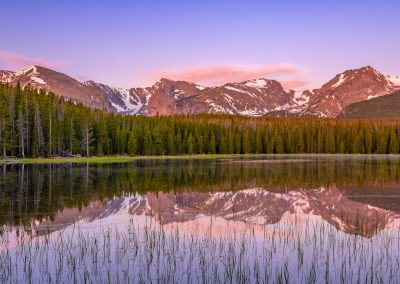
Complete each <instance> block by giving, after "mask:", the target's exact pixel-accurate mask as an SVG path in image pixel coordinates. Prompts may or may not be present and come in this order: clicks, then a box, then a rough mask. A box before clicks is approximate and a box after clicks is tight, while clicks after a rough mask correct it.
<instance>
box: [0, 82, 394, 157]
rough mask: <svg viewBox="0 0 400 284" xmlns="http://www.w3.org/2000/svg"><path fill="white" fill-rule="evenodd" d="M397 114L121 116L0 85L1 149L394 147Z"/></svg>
mask: <svg viewBox="0 0 400 284" xmlns="http://www.w3.org/2000/svg"><path fill="white" fill-rule="evenodd" d="M399 142H400V121H399V120H390V121H389V120H368V121H356V120H335V119H317V118H267V117H264V118H250V117H242V116H233V115H207V114H204V115H195V116H183V115H181V116H156V117H142V116H122V115H115V114H112V113H108V112H105V111H101V110H94V109H91V108H88V107H85V106H83V105H80V104H75V103H73V102H71V101H66V100H65V99H63V98H59V97H57V96H56V95H54V94H52V93H48V94H46V93H45V92H44V91H37V90H35V89H33V88H29V87H25V88H24V90H22V89H21V88H20V87H19V86H17V87H15V88H14V87H10V86H7V85H0V149H1V154H2V156H3V157H51V156H71V155H82V156H92V155H98V156H101V155H179V154H203V153H210V154H215V153H218V154H228V153H236V154H240V153H354V154H356V153H379V154H387V153H399Z"/></svg>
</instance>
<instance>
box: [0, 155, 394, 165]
mask: <svg viewBox="0 0 400 284" xmlns="http://www.w3.org/2000/svg"><path fill="white" fill-rule="evenodd" d="M263 157H265V158H274V159H275V158H284V159H287V158H290V157H308V158H312V157H315V158H318V157H346V158H349V157H350V158H356V157H371V158H375V157H384V158H391V157H393V158H399V159H400V155H395V154H317V153H312V154H307V153H303V154H195V155H174V156H172V155H161V156H102V157H96V156H94V157H51V158H25V159H22V158H21V159H18V158H9V159H1V158H0V165H3V164H63V163H65V164H67V163H76V164H100V163H110V164H114V163H129V162H133V161H140V160H185V159H195V160H201V159H203V160H208V159H209V160H211V159H227V158H263ZM275 160H276V159H275ZM261 161H262V160H261ZM273 161H274V160H271V162H273ZM282 161H284V160H282ZM287 161H288V162H291V161H295V160H291V159H289V160H287ZM301 161H304V160H301Z"/></svg>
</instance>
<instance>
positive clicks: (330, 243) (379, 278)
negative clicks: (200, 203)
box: [0, 216, 400, 283]
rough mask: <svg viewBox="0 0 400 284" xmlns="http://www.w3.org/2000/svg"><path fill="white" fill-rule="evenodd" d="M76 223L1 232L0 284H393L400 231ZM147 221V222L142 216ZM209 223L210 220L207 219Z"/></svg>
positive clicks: (310, 223)
mask: <svg viewBox="0 0 400 284" xmlns="http://www.w3.org/2000/svg"><path fill="white" fill-rule="evenodd" d="M135 218H136V217H132V219H131V220H130V221H129V223H128V224H127V225H126V226H124V227H123V228H120V227H114V226H112V225H104V224H103V225H101V226H100V227H96V230H93V231H90V230H89V231H87V230H82V229H81V228H80V227H79V226H77V225H74V226H72V227H69V228H67V229H65V230H62V231H58V232H54V233H51V234H43V235H41V236H40V237H32V236H31V235H28V234H26V233H23V232H21V233H20V234H18V235H16V234H13V233H12V232H8V233H7V232H4V234H3V235H2V237H1V239H0V248H1V249H0V282H1V283H15V282H28V283H77V282H79V283H199V282H201V283H398V282H399V279H400V270H399V268H400V261H399V252H400V245H399V240H400V231H399V230H398V229H388V230H384V231H380V232H377V234H376V235H375V236H373V237H372V238H366V237H363V236H360V235H355V234H346V233H343V232H341V231H338V230H337V229H336V228H335V227H334V226H332V225H329V224H328V223H326V222H324V221H320V220H316V219H315V218H314V219H313V218H309V217H304V216H303V217H302V218H296V219H295V220H294V221H293V220H292V221H290V222H279V223H277V224H273V225H264V226H262V225H250V224H245V225H243V226H239V227H238V226H236V225H237V223H235V222H236V221H230V222H226V223H223V224H224V225H223V226H222V225H218V220H217V219H214V220H211V221H212V222H210V223H208V225H206V226H200V225H196V224H194V225H193V226H191V227H190V229H185V230H183V229H182V227H181V225H180V224H172V225H169V226H162V225H160V224H159V223H157V222H155V221H154V219H151V218H148V217H146V219H145V221H144V222H137V219H135ZM143 218H145V217H143ZM211 219H213V218H212V217H211Z"/></svg>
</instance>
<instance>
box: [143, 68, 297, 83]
mask: <svg viewBox="0 0 400 284" xmlns="http://www.w3.org/2000/svg"><path fill="white" fill-rule="evenodd" d="M303 72H304V70H303V69H302V68H300V67H298V66H295V65H291V64H274V65H261V66H260V65H256V66H241V65H215V66H210V67H194V68H188V69H170V70H161V71H155V72H152V73H150V74H149V76H150V77H151V78H152V79H155V80H158V79H159V78H161V77H165V78H168V79H172V80H184V81H190V82H194V83H198V84H204V85H209V86H215V85H221V84H225V83H228V82H242V81H246V80H249V79H255V78H261V77H264V78H271V77H275V76H282V75H299V74H302V73H303Z"/></svg>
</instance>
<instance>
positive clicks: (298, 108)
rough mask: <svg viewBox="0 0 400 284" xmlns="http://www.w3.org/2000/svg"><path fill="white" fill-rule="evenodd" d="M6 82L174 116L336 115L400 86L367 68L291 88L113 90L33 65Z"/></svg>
mask: <svg viewBox="0 0 400 284" xmlns="http://www.w3.org/2000/svg"><path fill="white" fill-rule="evenodd" d="M0 82H3V83H8V84H12V85H16V84H17V83H18V82H19V83H20V85H21V86H22V87H25V86H27V85H28V84H30V85H31V86H33V87H35V88H40V89H44V90H47V91H53V92H54V93H56V94H58V95H60V96H63V97H65V98H68V99H70V100H73V101H76V102H80V103H83V104H86V105H88V106H90V107H94V108H101V109H105V110H108V111H112V112H116V113H123V114H141V115H157V114H159V115H171V114H195V113H229V114H241V115H248V116H264V115H269V116H318V117H336V116H338V115H339V114H340V113H341V112H342V111H343V110H344V109H345V108H346V107H347V106H348V105H351V104H353V103H357V102H362V101H367V100H369V99H372V98H376V97H380V96H384V95H387V94H390V93H392V92H394V91H397V90H400V78H399V77H395V76H388V75H384V74H382V73H380V72H378V71H377V70H375V69H374V68H372V67H370V66H367V67H363V68H360V69H355V70H347V71H345V72H344V73H341V74H337V75H336V76H335V77H334V78H333V79H332V80H330V81H329V82H328V83H326V84H324V85H323V86H322V87H321V88H319V89H314V90H306V91H294V90H285V89H284V88H283V87H282V85H281V84H280V83H279V82H277V81H275V80H268V79H264V78H259V79H254V80H248V81H244V82H241V83H228V84H225V85H223V86H217V87H204V86H199V85H197V84H194V83H190V82H185V81H172V80H168V79H161V80H160V81H159V82H157V83H155V84H154V85H153V86H151V87H146V88H131V89H122V88H113V87H110V86H107V85H104V84H101V83H96V82H94V81H86V82H79V81H77V80H75V79H73V78H71V77H69V76H67V75H65V74H62V73H59V72H56V71H53V70H50V69H47V68H44V67H40V66H32V67H29V68H27V69H24V70H22V71H20V72H12V71H0Z"/></svg>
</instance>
